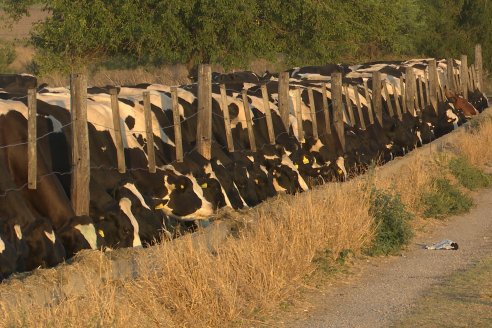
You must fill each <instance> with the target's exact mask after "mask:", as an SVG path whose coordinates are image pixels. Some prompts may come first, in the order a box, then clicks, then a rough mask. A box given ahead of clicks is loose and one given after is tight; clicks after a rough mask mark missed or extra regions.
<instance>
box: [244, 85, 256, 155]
mask: <svg viewBox="0 0 492 328" xmlns="http://www.w3.org/2000/svg"><path fill="white" fill-rule="evenodd" d="M241 95H242V97H243V109H244V116H245V117H246V126H247V127H248V138H249V148H250V149H251V151H253V152H255V151H256V140H255V132H254V130H253V120H252V119H251V109H250V108H249V102H248V94H247V91H246V90H243V91H242V92H241Z"/></svg>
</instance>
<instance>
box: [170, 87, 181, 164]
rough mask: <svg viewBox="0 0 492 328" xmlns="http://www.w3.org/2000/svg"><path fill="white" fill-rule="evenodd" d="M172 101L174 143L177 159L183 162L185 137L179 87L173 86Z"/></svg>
mask: <svg viewBox="0 0 492 328" xmlns="http://www.w3.org/2000/svg"><path fill="white" fill-rule="evenodd" d="M171 102H172V108H173V123H174V144H175V145H176V161H177V162H178V163H181V162H183V138H182V135H181V118H180V117H179V103H178V88H177V87H171Z"/></svg>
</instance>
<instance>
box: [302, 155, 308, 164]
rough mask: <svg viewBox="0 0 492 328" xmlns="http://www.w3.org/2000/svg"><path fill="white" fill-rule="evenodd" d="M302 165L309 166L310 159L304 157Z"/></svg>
mask: <svg viewBox="0 0 492 328" xmlns="http://www.w3.org/2000/svg"><path fill="white" fill-rule="evenodd" d="M302 163H303V164H309V159H308V158H307V157H306V156H304V157H303V158H302Z"/></svg>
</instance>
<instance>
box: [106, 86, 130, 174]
mask: <svg viewBox="0 0 492 328" xmlns="http://www.w3.org/2000/svg"><path fill="white" fill-rule="evenodd" d="M109 95H110V97H111V111H112V113H113V129H114V139H115V146H116V158H117V160H118V172H120V173H125V172H126V163H125V149H124V148H123V135H122V133H121V132H122V131H121V121H120V105H119V103H118V90H116V88H111V89H109Z"/></svg>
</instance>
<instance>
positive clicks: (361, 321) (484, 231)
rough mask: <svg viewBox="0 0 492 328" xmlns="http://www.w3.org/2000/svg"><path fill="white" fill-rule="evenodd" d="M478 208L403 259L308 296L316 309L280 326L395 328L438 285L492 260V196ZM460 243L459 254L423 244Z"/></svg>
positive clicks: (428, 236)
mask: <svg viewBox="0 0 492 328" xmlns="http://www.w3.org/2000/svg"><path fill="white" fill-rule="evenodd" d="M474 199H475V204H476V206H475V207H474V208H473V209H472V211H471V212H470V213H468V214H467V215H463V216H460V217H454V218H451V219H449V221H448V222H447V223H446V224H445V225H444V226H441V227H438V228H436V229H433V231H432V232H430V233H425V234H422V235H420V236H419V237H417V238H416V239H415V240H414V243H413V244H412V245H411V246H410V247H409V248H408V250H406V251H404V252H402V256H395V257H390V258H378V259H370V260H369V262H367V263H364V264H363V265H362V267H361V268H359V269H358V270H360V271H359V272H358V274H357V275H356V276H355V277H354V278H353V279H350V281H349V282H348V283H335V284H334V285H333V286H331V287H328V288H327V290H326V291H324V292H323V294H322V295H321V293H316V294H312V295H309V296H308V299H307V301H308V302H309V303H310V304H312V307H311V308H307V309H304V312H303V313H297V314H295V315H294V316H293V318H291V317H290V316H289V319H287V318H285V317H284V318H285V321H284V322H282V323H280V322H279V326H282V325H283V326H285V327H371V328H373V327H389V326H391V325H392V323H394V322H397V321H398V320H399V319H401V318H402V317H403V316H404V315H405V314H406V313H408V310H409V309H411V308H412V306H414V305H415V304H416V303H417V301H418V299H419V297H420V296H421V295H422V294H423V293H424V292H425V291H426V290H428V289H429V288H430V287H431V286H432V285H434V284H436V283H439V282H440V281H442V280H443V279H444V278H446V277H448V276H449V275H450V274H451V273H453V272H456V271H457V270H463V269H466V268H467V267H469V266H471V265H472V264H473V263H474V262H476V261H477V260H479V259H481V258H484V257H485V256H487V255H488V256H490V254H492V190H482V191H480V192H479V193H478V194H476V195H475V196H474ZM442 239H451V240H453V241H456V242H458V244H459V246H460V248H459V250H458V251H429V250H425V249H422V248H421V247H420V246H419V245H417V243H422V244H430V243H433V242H437V241H440V240H442Z"/></svg>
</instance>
